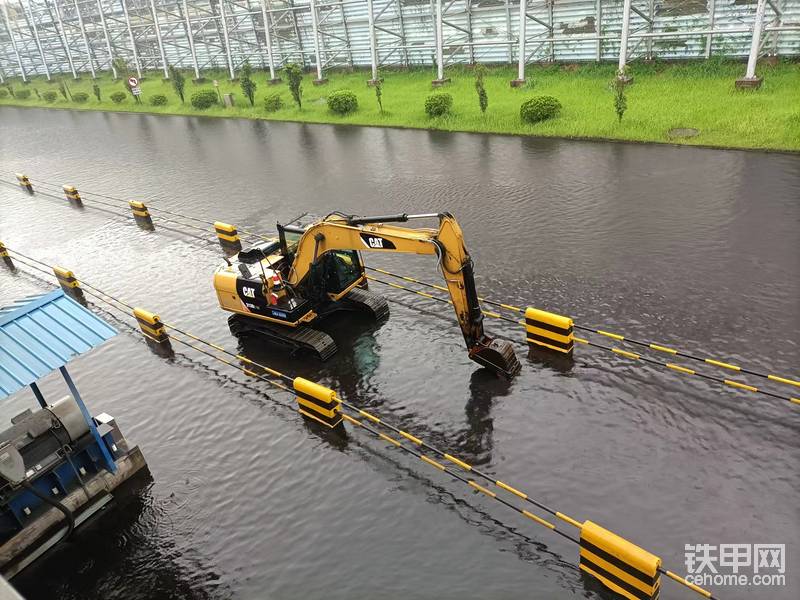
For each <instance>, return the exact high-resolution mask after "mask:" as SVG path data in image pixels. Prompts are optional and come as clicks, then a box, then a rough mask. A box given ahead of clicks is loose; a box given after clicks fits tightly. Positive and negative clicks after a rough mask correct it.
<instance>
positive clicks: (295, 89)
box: [283, 63, 303, 108]
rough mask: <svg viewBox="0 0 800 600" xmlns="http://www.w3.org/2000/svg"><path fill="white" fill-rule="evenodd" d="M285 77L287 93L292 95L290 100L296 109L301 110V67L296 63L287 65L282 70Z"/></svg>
mask: <svg viewBox="0 0 800 600" xmlns="http://www.w3.org/2000/svg"><path fill="white" fill-rule="evenodd" d="M283 72H284V74H285V75H286V84H287V85H288V86H289V91H290V92H291V93H292V98H293V99H294V101H295V104H297V108H303V103H302V101H301V100H302V97H303V87H302V86H301V85H300V84H301V83H302V81H303V67H301V66H300V65H298V64H297V63H289V64H288V65H286V66H285V67H284V68H283Z"/></svg>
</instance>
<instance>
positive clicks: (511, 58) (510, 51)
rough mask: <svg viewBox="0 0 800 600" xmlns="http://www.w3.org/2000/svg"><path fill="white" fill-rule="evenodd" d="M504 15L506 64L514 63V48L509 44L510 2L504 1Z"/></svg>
mask: <svg viewBox="0 0 800 600" xmlns="http://www.w3.org/2000/svg"><path fill="white" fill-rule="evenodd" d="M504 4H505V6H504V8H505V13H506V39H507V40H508V62H509V64H511V63H512V62H514V46H513V44H512V43H511V0H505V2H504Z"/></svg>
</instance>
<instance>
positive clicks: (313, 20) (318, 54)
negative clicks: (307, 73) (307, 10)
mask: <svg viewBox="0 0 800 600" xmlns="http://www.w3.org/2000/svg"><path fill="white" fill-rule="evenodd" d="M311 31H312V35H313V36H314V55H315V56H316V61H317V80H321V79H322V52H321V51H320V43H319V23H318V16H317V3H316V0H311Z"/></svg>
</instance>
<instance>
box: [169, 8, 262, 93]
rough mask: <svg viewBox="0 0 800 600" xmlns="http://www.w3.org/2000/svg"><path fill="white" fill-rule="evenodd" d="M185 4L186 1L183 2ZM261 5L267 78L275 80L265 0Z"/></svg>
mask: <svg viewBox="0 0 800 600" xmlns="http://www.w3.org/2000/svg"><path fill="white" fill-rule="evenodd" d="M183 1H184V2H186V0H183ZM260 3H261V19H262V20H263V21H264V37H265V38H266V42H267V62H268V63H269V78H270V79H271V80H273V81H274V80H275V60H274V59H273V57H272V32H271V31H270V29H272V25H271V24H270V22H269V15H268V14H267V4H266V3H267V0H260Z"/></svg>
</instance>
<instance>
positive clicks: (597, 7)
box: [594, 0, 714, 62]
mask: <svg viewBox="0 0 800 600" xmlns="http://www.w3.org/2000/svg"><path fill="white" fill-rule="evenodd" d="M711 1H712V2H713V1H714V0H711ZM594 30H595V32H596V33H597V47H596V49H595V60H596V61H597V62H600V61H601V60H603V3H602V0H595V3H594Z"/></svg>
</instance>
